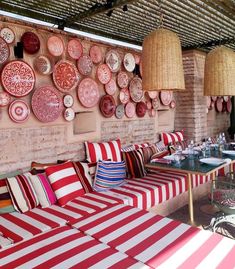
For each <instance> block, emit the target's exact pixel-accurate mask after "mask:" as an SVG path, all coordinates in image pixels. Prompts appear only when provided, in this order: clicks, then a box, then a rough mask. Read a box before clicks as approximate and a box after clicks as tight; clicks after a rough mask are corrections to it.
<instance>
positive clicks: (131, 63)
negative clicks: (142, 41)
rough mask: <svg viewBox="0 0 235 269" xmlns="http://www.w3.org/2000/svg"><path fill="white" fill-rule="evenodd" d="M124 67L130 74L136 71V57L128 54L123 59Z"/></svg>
mask: <svg viewBox="0 0 235 269" xmlns="http://www.w3.org/2000/svg"><path fill="white" fill-rule="evenodd" d="M123 65H124V67H125V69H126V70H127V71H128V72H132V71H133V70H134V69H135V57H134V56H133V54H131V53H126V54H125V55H124V59H123Z"/></svg>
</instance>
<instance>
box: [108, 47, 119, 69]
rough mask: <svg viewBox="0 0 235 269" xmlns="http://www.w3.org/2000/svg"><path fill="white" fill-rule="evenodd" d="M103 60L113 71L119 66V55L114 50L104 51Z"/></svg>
mask: <svg viewBox="0 0 235 269" xmlns="http://www.w3.org/2000/svg"><path fill="white" fill-rule="evenodd" d="M105 62H106V64H107V65H108V67H109V68H110V70H111V72H113V73H115V72H117V71H119V69H120V68H121V57H120V55H119V53H118V52H117V51H116V50H113V49H111V50H109V51H108V52H107V53H106V56H105Z"/></svg>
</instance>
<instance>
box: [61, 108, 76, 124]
mask: <svg viewBox="0 0 235 269" xmlns="http://www.w3.org/2000/svg"><path fill="white" fill-rule="evenodd" d="M64 118H65V120H67V121H72V120H73V119H74V118H75V112H74V110H73V109H72V108H71V107H69V108H66V109H65V111H64Z"/></svg>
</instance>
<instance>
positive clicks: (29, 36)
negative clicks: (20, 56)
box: [21, 32, 40, 54]
mask: <svg viewBox="0 0 235 269" xmlns="http://www.w3.org/2000/svg"><path fill="white" fill-rule="evenodd" d="M21 42H22V43H23V47H24V50H25V51H26V52H27V53H29V54H34V53H37V52H38V51H39V49H40V40H39V38H38V36H37V35H36V34H35V33H33V32H25V33H24V34H23V35H22V37H21Z"/></svg>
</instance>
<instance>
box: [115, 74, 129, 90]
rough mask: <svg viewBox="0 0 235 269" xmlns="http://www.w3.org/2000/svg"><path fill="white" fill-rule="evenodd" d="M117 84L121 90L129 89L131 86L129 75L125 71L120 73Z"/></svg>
mask: <svg viewBox="0 0 235 269" xmlns="http://www.w3.org/2000/svg"><path fill="white" fill-rule="evenodd" d="M117 84H118V86H119V87H120V88H127V87H128V84H129V77H128V74H127V73H126V72H124V71H120V72H119V73H118V75H117Z"/></svg>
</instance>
